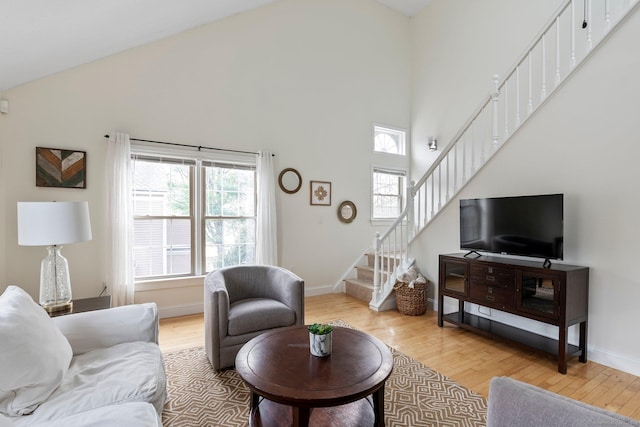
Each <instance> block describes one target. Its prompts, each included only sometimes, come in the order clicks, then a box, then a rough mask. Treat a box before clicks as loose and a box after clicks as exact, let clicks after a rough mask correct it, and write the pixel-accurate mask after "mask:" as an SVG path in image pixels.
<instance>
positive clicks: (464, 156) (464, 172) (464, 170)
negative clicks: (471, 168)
mask: <svg viewBox="0 0 640 427" xmlns="http://www.w3.org/2000/svg"><path fill="white" fill-rule="evenodd" d="M466 135H467V132H465V133H463V134H462V136H461V137H460V139H461V140H462V185H464V184H465V183H466V182H467V144H466Z"/></svg>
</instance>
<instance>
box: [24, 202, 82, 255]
mask: <svg viewBox="0 0 640 427" xmlns="http://www.w3.org/2000/svg"><path fill="white" fill-rule="evenodd" d="M87 240H91V222H90V220H89V203H88V202H18V244H19V245H21V246H49V245H66V244H68V243H77V242H85V241H87Z"/></svg>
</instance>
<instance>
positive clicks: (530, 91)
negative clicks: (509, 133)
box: [527, 51, 533, 114]
mask: <svg viewBox="0 0 640 427" xmlns="http://www.w3.org/2000/svg"><path fill="white" fill-rule="evenodd" d="M527 61H528V62H529V103H528V104H527V114H531V112H532V111H533V64H532V63H531V51H529V53H528V54H527Z"/></svg>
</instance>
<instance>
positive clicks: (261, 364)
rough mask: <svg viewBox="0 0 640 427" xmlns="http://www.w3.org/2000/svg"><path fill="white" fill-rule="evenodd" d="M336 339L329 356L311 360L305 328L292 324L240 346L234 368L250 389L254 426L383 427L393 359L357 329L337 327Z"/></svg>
mask: <svg viewBox="0 0 640 427" xmlns="http://www.w3.org/2000/svg"><path fill="white" fill-rule="evenodd" d="M332 341H333V345H332V347H333V350H332V352H331V354H330V355H329V356H326V357H316V356H312V355H311V353H310V352H309V332H308V330H307V327H306V326H293V327H290V328H281V329H275V330H273V331H269V332H266V333H264V334H262V335H260V336H258V337H256V338H253V339H252V340H251V341H249V342H248V343H246V344H245V345H244V346H243V347H242V349H241V350H240V352H239V353H238V355H237V356H236V370H237V371H238V374H240V377H241V378H242V379H243V380H244V382H245V383H246V384H247V386H248V387H249V389H250V390H251V414H250V421H249V425H250V426H280V425H283V426H284V425H286V426H290V425H291V424H292V421H293V425H294V426H308V425H316V426H326V425H332V426H342V425H344V426H356V425H357V426H366V425H374V426H384V383H385V381H386V380H387V378H389V375H391V371H392V369H393V355H392V354H391V352H390V351H389V349H388V348H387V346H386V345H385V344H384V343H383V342H382V341H380V340H378V339H377V338H375V337H372V336H370V335H367V334H365V333H363V332H360V331H356V330H355V329H348V328H342V327H334V328H333V338H332ZM368 396H372V397H371V398H369V397H368Z"/></svg>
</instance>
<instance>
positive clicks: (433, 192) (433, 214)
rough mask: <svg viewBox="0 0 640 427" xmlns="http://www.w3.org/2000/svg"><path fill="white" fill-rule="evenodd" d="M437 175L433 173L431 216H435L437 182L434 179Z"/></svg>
mask: <svg viewBox="0 0 640 427" xmlns="http://www.w3.org/2000/svg"><path fill="white" fill-rule="evenodd" d="M434 179H435V176H434V175H433V173H432V174H431V218H433V217H434V216H435V214H436V213H435V197H436V194H435V193H436V183H435V181H434Z"/></svg>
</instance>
